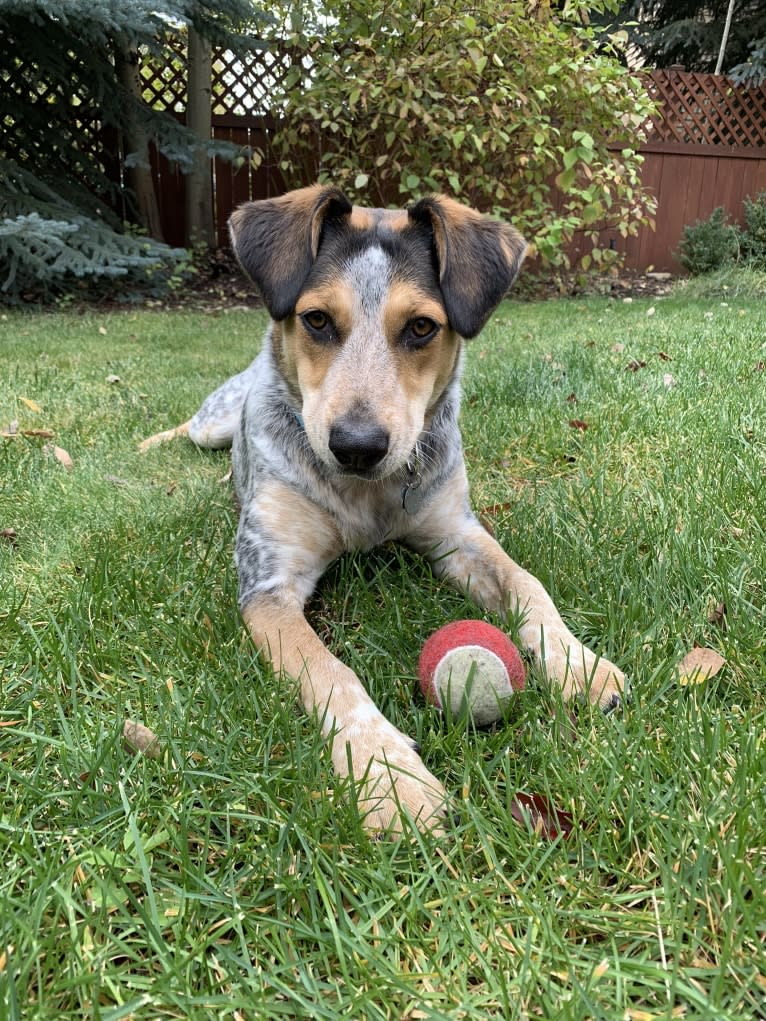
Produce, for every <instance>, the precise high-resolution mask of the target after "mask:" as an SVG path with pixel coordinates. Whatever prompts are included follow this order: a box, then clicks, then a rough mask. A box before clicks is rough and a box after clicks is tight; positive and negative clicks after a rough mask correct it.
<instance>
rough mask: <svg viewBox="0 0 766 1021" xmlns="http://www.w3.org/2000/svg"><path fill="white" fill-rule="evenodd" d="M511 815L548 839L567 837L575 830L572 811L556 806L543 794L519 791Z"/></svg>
mask: <svg viewBox="0 0 766 1021" xmlns="http://www.w3.org/2000/svg"><path fill="white" fill-rule="evenodd" d="M511 815H512V816H513V818H514V819H515V820H516V822H518V823H521V825H522V826H528V827H529V828H530V829H531V830H534V832H535V833H539V834H540V835H541V836H543V837H546V838H547V839H548V840H554V839H555V838H556V837H558V836H562V837H565V838H566V837H568V836H569V835H570V834H571V833H572V831H573V830H574V820H573V818H572V816H571V815H570V813H569V812H565V811H564V810H563V809H561V808H556V806H555V805H552V804H551V803H550V802H549V801H548V799H547V798H545V797H543V795H542V794H524V793H523V792H522V791H517V792H516V796H515V797H514V799H513V801H512V802H511Z"/></svg>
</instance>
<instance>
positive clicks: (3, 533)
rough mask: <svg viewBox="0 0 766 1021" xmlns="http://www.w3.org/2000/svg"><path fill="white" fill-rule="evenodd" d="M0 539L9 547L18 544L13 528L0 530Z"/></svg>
mask: <svg viewBox="0 0 766 1021" xmlns="http://www.w3.org/2000/svg"><path fill="white" fill-rule="evenodd" d="M0 539H5V541H6V542H9V543H10V544H11V546H15V545H16V543H17V542H18V535H17V534H16V529H15V528H0Z"/></svg>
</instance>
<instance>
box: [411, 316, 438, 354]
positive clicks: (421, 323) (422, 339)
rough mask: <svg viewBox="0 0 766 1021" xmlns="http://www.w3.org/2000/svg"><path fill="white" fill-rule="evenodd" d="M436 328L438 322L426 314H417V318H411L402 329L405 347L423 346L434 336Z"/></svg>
mask: <svg viewBox="0 0 766 1021" xmlns="http://www.w3.org/2000/svg"><path fill="white" fill-rule="evenodd" d="M438 329H439V325H438V323H435V322H434V321H433V319H429V318H428V317H427V316H418V317H417V319H411V320H410V322H409V323H407V327H406V329H405V331H404V337H403V340H404V345H405V347H423V346H424V345H425V344H427V343H428V341H429V340H431V338H432V337H434V336H435V334H436V332H437V330H438Z"/></svg>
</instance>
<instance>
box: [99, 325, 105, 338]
mask: <svg viewBox="0 0 766 1021" xmlns="http://www.w3.org/2000/svg"><path fill="white" fill-rule="evenodd" d="M98 332H99V333H100V334H101V336H102V337H105V336H106V327H105V326H99V328H98Z"/></svg>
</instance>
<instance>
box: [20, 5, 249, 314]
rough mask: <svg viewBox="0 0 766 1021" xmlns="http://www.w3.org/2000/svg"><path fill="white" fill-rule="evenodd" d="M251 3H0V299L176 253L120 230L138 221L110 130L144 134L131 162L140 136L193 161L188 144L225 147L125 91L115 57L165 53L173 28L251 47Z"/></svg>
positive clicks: (144, 269) (117, 272) (150, 268)
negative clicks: (190, 29) (122, 182)
mask: <svg viewBox="0 0 766 1021" xmlns="http://www.w3.org/2000/svg"><path fill="white" fill-rule="evenodd" d="M255 18H256V15H255V13H254V10H253V3H252V0H215V2H214V0H0V124H2V125H3V132H2V136H1V137H0V300H2V298H3V297H5V299H6V300H8V299H9V298H10V299H13V298H14V297H17V296H18V295H19V294H23V293H24V292H25V291H30V292H34V293H37V292H39V291H40V290H47V291H50V292H55V291H56V290H61V289H65V288H66V287H67V286H70V285H71V283H72V280H73V278H85V279H92V278H98V277H108V278H113V277H123V278H129V277H139V278H145V277H146V275H147V273H149V272H152V273H153V274H154V278H155V279H156V277H157V269H158V267H161V266H162V265H163V264H166V263H168V262H169V263H172V262H173V261H174V260H175V259H177V258H178V257H179V256H180V255H181V254H183V253H182V252H179V251H178V250H174V249H170V248H168V247H167V246H165V245H163V244H161V243H158V242H157V241H156V240H153V239H150V238H137V237H136V236H135V234H130V233H127V234H126V233H124V231H123V220H130V221H132V222H134V223H140V222H141V221H140V216H139V214H138V212H137V206H136V204H135V202H134V201H133V196H132V195H131V194H130V193H129V192H126V190H125V189H124V188H121V186H120V184H119V183H116V178H118V176H119V175H117V174H115V173H114V165H112V166H109V162H110V161H111V162H112V164H114V161H115V160H116V150H117V139H118V137H122V138H123V140H125V139H127V140H128V141H129V142H130V141H133V140H134V139H136V138H138V139H143V140H144V142H143V146H142V144H141V143H139V144H138V145H137V146H136V147H135V148H134V149H133V150H132V151H129V152H128V153H127V158H126V160H125V163H126V165H127V166H128V167H130V166H131V165H133V166H139V167H140V166H145V165H146V160H147V150H146V140H147V139H151V140H152V141H153V142H154V144H155V145H156V147H157V149H158V151H159V152H161V153H162V154H163V155H165V156H167V157H168V158H169V159H171V160H174V161H176V162H177V163H178V165H179V166H180V167H181V169H182V170H183V171H185V172H188V171H189V170H191V168H192V165H193V160H194V154H195V151H196V150H198V149H199V148H200V146H202V147H203V148H204V149H205V151H206V152H207V153H208V155H209V156H212V155H214V154H223V155H233V154H234V151H235V150H233V148H232V147H227V146H222V145H220V144H218V145H216V144H215V143H212V142H211V141H210V140H200V139H198V138H197V137H196V136H195V135H194V134H192V133H191V132H190V131H188V130H187V129H186V128H185V127H184V126H183V125H181V124H179V123H178V121H177V120H176V118H175V117H173V116H172V115H171V114H169V113H165V112H160V111H158V110H153V109H152V108H151V107H150V106H148V105H147V104H146V103H144V102H143V100H142V98H141V96H140V95H138V94H137V90H136V89H135V88H131V87H130V84H129V81H128V79H127V77H126V75H125V74H124V73H121V61H125V60H130V59H132V58H134V56H135V55H136V54H137V53H138V52H139V51H140V52H147V51H149V52H153V53H156V54H158V55H159V56H162V55H163V54H164V55H165V59H167V60H170V51H169V47H168V41H169V38H170V37H171V35H172V34H174V33H177V32H178V31H179V28H181V27H183V26H187V25H193V26H194V28H195V29H196V30H197V31H198V32H199V33H200V34H201V35H203V36H204V37H205V38H206V39H209V40H210V41H211V42H213V43H214V44H218V45H226V46H229V47H233V48H250V46H251V45H252V40H251V39H249V38H248V37H247V36H246V35H245V33H246V32H248V30H252V29H253V24H254V20H255Z"/></svg>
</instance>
